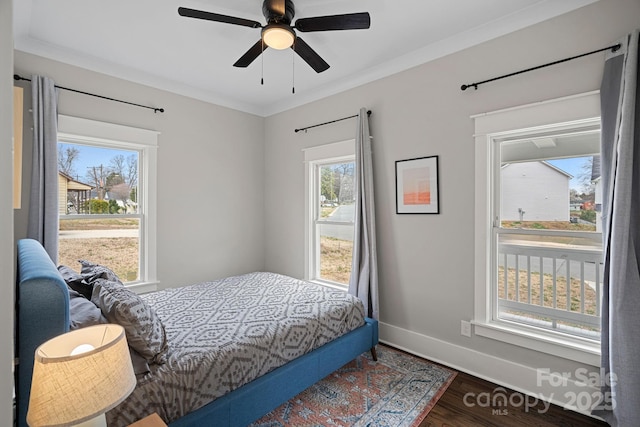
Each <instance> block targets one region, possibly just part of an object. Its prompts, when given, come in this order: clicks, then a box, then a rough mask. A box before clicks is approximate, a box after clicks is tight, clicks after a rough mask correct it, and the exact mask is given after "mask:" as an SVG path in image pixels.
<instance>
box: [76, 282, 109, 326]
mask: <svg viewBox="0 0 640 427" xmlns="http://www.w3.org/2000/svg"><path fill="white" fill-rule="evenodd" d="M101 323H109V321H108V320H107V319H106V318H105V317H104V316H103V315H102V312H101V311H100V309H99V308H98V307H96V305H95V304H94V303H92V302H91V301H89V300H88V299H86V298H85V297H84V296H82V294H80V293H79V292H77V291H75V290H73V289H69V328H70V329H71V330H74V329H80V328H84V327H86V326H93V325H99V324H101Z"/></svg>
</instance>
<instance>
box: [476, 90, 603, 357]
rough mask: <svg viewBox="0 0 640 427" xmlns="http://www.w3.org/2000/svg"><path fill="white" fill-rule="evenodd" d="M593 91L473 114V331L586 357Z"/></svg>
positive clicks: (596, 123)
mask: <svg viewBox="0 0 640 427" xmlns="http://www.w3.org/2000/svg"><path fill="white" fill-rule="evenodd" d="M598 98H599V97H598V94H597V93H591V94H586V95H581V96H574V97H569V98H563V99H560V100H555V101H549V102H546V103H540V104H534V105H531V106H525V107H519V108H516V109H510V110H503V111H500V112H495V113H489V114H487V115H482V116H477V117H475V121H476V131H477V132H476V144H477V145H476V153H477V157H476V172H477V182H476V194H477V195H482V194H484V195H485V197H484V198H483V197H477V199H476V295H477V296H476V309H475V312H476V314H475V322H474V324H475V331H476V333H477V334H479V335H483V336H487V337H491V338H495V339H500V340H503V341H507V342H510V343H513V344H518V345H523V346H526V347H530V348H535V349H537V350H540V351H545V352H548V353H551V354H555V355H558V356H562V357H565V358H570V359H574V360H578V361H581V362H584V363H596V364H597V356H598V352H599V340H600V299H601V287H602V274H603V271H602V235H601V232H600V225H599V221H600V214H599V208H600V205H599V203H600V190H599V164H600V157H599V154H600V153H599V150H600V141H599V137H600V120H599V117H598V116H599V107H598ZM594 101H595V103H594ZM478 199H480V200H478ZM483 199H484V200H483Z"/></svg>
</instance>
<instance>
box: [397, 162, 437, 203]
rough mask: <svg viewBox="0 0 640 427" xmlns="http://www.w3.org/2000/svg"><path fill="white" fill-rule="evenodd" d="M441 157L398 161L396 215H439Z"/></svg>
mask: <svg viewBox="0 0 640 427" xmlns="http://www.w3.org/2000/svg"><path fill="white" fill-rule="evenodd" d="M438 157H439V156H428V157H417V158H414V159H406V160H396V214H439V213H440V182H439V181H440V178H439V170H438V169H439V158H438Z"/></svg>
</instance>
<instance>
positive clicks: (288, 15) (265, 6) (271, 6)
mask: <svg viewBox="0 0 640 427" xmlns="http://www.w3.org/2000/svg"><path fill="white" fill-rule="evenodd" d="M282 3H284V10H278V9H280V8H279V7H278V6H281V5H282ZM283 12H284V13H283ZM295 13H296V10H295V8H294V7H293V1H292V0H284V1H283V2H282V1H277V0H264V3H262V14H263V15H264V17H265V19H266V20H267V23H269V24H271V23H276V24H286V25H290V24H291V21H292V20H293V17H294V16H295Z"/></svg>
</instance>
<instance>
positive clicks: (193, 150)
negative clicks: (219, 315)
mask: <svg viewBox="0 0 640 427" xmlns="http://www.w3.org/2000/svg"><path fill="white" fill-rule="evenodd" d="M15 70H16V72H17V73H18V74H20V75H22V76H29V75H31V74H41V75H46V76H49V77H51V78H53V79H54V80H55V81H56V83H57V84H58V85H60V86H65V87H70V88H74V89H78V90H82V91H86V92H92V93H96V94H102V95H106V96H109V97H112V98H117V99H122V100H127V101H130V102H136V103H140V104H144V105H150V106H156V107H163V108H164V109H165V113H162V114H161V113H156V114H154V113H153V111H151V110H146V109H142V108H137V107H133V106H128V105H125V104H121V103H117V102H112V101H106V100H102V99H98V98H94V97H91V96H86V95H82V94H76V93H73V92H69V91H60V96H59V104H58V105H59V108H58V110H59V113H60V114H65V115H69V116H76V117H83V118H88V119H93V120H99V121H104V122H110V123H117V124H122V125H128V126H134V127H140V128H145V129H152V130H156V131H159V132H160V135H159V138H158V147H159V148H158V171H159V172H158V213H157V214H158V229H157V246H158V278H159V280H160V286H161V287H173V286H179V285H184V284H189V283H194V282H198V281H203V280H210V279H213V278H218V277H223V276H228V275H232V274H238V273H243V272H249V271H255V270H261V269H263V268H264V253H263V249H264V245H263V229H264V221H263V211H264V197H263V191H262V177H263V175H264V146H263V143H262V140H263V133H264V119H263V118H261V117H258V116H254V115H250V114H246V113H242V112H238V111H235V110H231V109H228V108H223V107H219V106H216V105H212V104H208V103H205V102H202V101H197V100H194V99H191V98H187V97H184V96H179V95H175V94H171V93H168V92H164V91H160V90H157V89H152V88H150V87H146V86H142V85H139V84H135V83H131V82H128V81H124V80H120V79H117V78H113V77H108V76H105V75H103V74H99V73H95V72H92V71H87V70H84V69H80V68H77V67H74V66H70V65H67V64H63V63H60V62H56V61H51V60H48V59H44V58H42V57H38V56H34V55H29V54H25V53H22V52H15ZM30 87H31V86H30V85H28V84H27V85H25V91H26V93H30V92H28V91H30ZM29 103H30V101H29V102H26V103H25V104H26V105H25V109H26V110H27V111H25V126H26V129H30V128H31V125H30V123H29V121H30V120H32V117H31V114H29V113H28V108H29ZM31 149H32V141H31V135H30V134H29V132H26V133H25V162H24V178H25V180H24V186H23V189H24V188H29V178H28V176H29V171H30V164H29V161H28V159H29V158H30V155H29V153H31ZM26 200H27V199H25V198H24V197H23V201H26ZM27 209H28V204H27V203H23V209H21V210H20V211H16V219H15V222H16V223H15V228H16V230H15V232H16V235H15V238H16V239H19V238H21V237H24V236H25V234H26V217H27Z"/></svg>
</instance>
